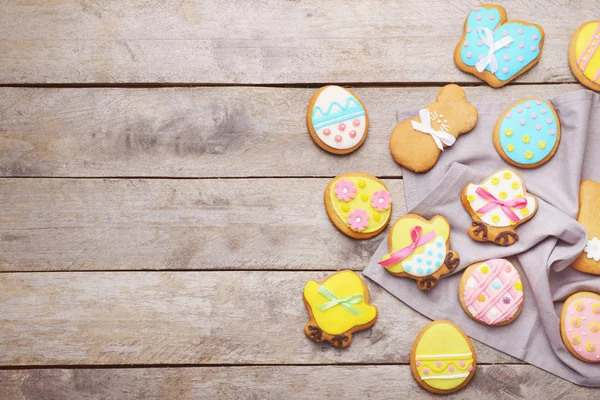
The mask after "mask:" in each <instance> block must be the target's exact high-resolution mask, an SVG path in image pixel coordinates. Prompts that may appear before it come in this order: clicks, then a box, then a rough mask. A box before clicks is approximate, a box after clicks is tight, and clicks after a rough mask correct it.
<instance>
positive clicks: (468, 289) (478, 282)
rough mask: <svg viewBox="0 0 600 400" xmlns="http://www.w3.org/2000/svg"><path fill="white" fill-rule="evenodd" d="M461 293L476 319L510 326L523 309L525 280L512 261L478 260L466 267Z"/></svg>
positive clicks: (465, 304)
mask: <svg viewBox="0 0 600 400" xmlns="http://www.w3.org/2000/svg"><path fill="white" fill-rule="evenodd" d="M458 296H459V298H460V303H461V305H462V307H463V309H464V310H465V312H466V313H467V315H468V316H469V317H471V318H473V319H474V320H475V321H477V322H481V323H482V324H485V325H490V326H499V325H506V324H510V323H511V322H512V321H514V320H515V319H517V317H518V316H519V314H520V313H521V309H522V308H523V297H524V296H523V282H522V280H521V275H520V274H519V271H517V268H515V266H514V265H513V264H512V263H511V262H510V261H508V260H504V259H492V260H487V261H483V262H477V263H475V264H471V265H470V266H469V267H468V268H467V269H466V270H465V272H464V274H463V276H462V278H461V280H460V284H459V286H458Z"/></svg>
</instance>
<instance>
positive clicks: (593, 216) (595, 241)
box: [572, 181, 600, 275]
mask: <svg viewBox="0 0 600 400" xmlns="http://www.w3.org/2000/svg"><path fill="white" fill-rule="evenodd" d="M577 222H579V223H580V224H581V225H583V227H584V228H585V230H586V232H587V235H588V242H587V245H586V246H585V249H584V250H583V253H581V254H580V255H579V257H578V258H577V259H576V260H575V262H573V265H572V267H573V268H575V269H576V270H578V271H581V272H585V273H588V274H596V275H600V183H598V182H594V181H583V182H581V185H580V188H579V215H577Z"/></svg>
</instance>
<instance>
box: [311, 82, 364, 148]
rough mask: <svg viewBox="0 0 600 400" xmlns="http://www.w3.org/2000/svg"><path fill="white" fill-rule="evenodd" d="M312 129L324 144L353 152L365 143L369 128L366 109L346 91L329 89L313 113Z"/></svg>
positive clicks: (318, 101)
mask: <svg viewBox="0 0 600 400" xmlns="http://www.w3.org/2000/svg"><path fill="white" fill-rule="evenodd" d="M310 115H311V123H312V127H313V129H314V131H315V133H316V135H317V136H318V138H319V139H321V141H323V143H325V144H326V145H328V146H330V147H332V148H334V149H338V150H346V149H350V148H352V147H354V146H356V145H357V144H359V143H360V142H361V140H362V139H363V136H364V134H365V129H366V127H367V119H366V117H365V109H364V108H363V106H362V104H361V103H360V101H359V100H358V99H357V98H356V97H355V96H354V95H352V93H350V92H349V91H347V90H346V89H344V88H342V87H339V86H327V87H326V88H325V89H323V90H322V91H321V92H320V93H319V95H318V97H317V99H316V101H315V103H314V106H313V109H312V112H311V114H310Z"/></svg>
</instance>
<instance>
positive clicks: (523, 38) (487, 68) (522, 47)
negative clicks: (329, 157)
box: [454, 4, 544, 88]
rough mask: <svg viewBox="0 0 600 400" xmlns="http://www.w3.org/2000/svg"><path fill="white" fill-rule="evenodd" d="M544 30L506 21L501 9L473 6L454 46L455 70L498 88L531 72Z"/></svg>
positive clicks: (520, 22)
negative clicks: (458, 40) (461, 33)
mask: <svg viewBox="0 0 600 400" xmlns="http://www.w3.org/2000/svg"><path fill="white" fill-rule="evenodd" d="M543 45H544V30H543V29H542V28H541V27H540V26H539V25H536V24H533V23H529V22H525V21H517V20H515V21H507V17H506V10H504V8H503V7H501V6H496V5H489V4H482V5H480V6H478V7H475V8H474V9H473V10H472V11H471V12H470V13H469V16H468V17H467V19H466V21H465V24H464V31H463V36H462V38H461V40H460V42H459V43H458V44H457V46H456V50H455V52H454V61H455V63H456V65H457V66H458V68H460V69H461V70H463V71H465V72H468V73H471V74H473V75H475V76H477V77H478V78H479V79H481V80H483V81H485V82H487V83H488V84H489V85H490V86H492V87H496V88H497V87H502V86H504V85H506V84H507V83H509V82H510V81H512V80H513V79H515V78H517V77H518V76H519V75H522V74H524V73H525V72H527V71H528V70H529V69H531V68H532V67H533V66H534V65H535V64H537V62H538V61H539V59H540V58H541V56H542V47H543Z"/></svg>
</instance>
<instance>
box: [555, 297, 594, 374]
mask: <svg viewBox="0 0 600 400" xmlns="http://www.w3.org/2000/svg"><path fill="white" fill-rule="evenodd" d="M563 307H565V308H566V310H565V309H563V314H562V318H561V324H562V333H563V335H564V336H566V339H567V340H568V345H569V346H570V347H571V349H572V350H573V351H574V352H575V354H577V355H578V356H579V357H581V358H583V359H584V360H586V361H589V362H600V296H598V295H597V294H595V293H589V292H581V293H578V294H576V295H573V296H572V297H570V298H568V299H567V301H566V302H565V304H564V306H563Z"/></svg>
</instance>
